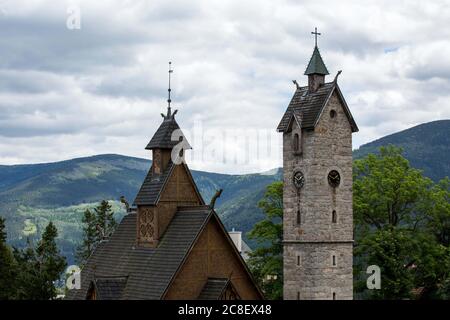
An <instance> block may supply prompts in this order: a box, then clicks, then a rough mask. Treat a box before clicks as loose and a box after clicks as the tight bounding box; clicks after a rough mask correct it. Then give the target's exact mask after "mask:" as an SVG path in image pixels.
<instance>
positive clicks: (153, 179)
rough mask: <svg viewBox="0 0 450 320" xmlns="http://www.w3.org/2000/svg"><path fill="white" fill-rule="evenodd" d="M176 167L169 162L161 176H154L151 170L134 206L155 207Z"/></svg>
mask: <svg viewBox="0 0 450 320" xmlns="http://www.w3.org/2000/svg"><path fill="white" fill-rule="evenodd" d="M174 167H175V165H174V164H173V162H172V161H169V164H168V166H167V168H166V170H164V172H163V173H161V174H153V173H152V170H149V171H148V173H147V176H146V177H145V179H144V182H143V183H142V185H141V188H140V189H139V192H138V193H137V195H136V198H135V199H134V204H135V205H155V204H156V202H157V201H158V199H159V196H160V195H161V192H162V190H163V188H164V185H165V184H166V182H167V180H168V179H169V177H170V175H171V173H172V170H173V169H174Z"/></svg>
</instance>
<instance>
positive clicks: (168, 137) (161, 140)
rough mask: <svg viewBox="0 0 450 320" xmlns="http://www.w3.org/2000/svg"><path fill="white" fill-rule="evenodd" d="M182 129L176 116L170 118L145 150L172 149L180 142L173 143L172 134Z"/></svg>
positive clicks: (163, 123)
mask: <svg viewBox="0 0 450 320" xmlns="http://www.w3.org/2000/svg"><path fill="white" fill-rule="evenodd" d="M177 129H180V126H179V125H178V123H177V121H176V120H175V117H174V116H169V117H167V118H166V119H164V121H163V122H162V123H161V125H160V126H159V128H158V130H156V132H155V134H154V135H153V137H152V139H151V140H150V142H149V143H148V144H147V146H146V147H145V149H147V150H148V149H158V148H159V149H172V148H173V147H174V146H175V145H176V144H177V143H178V142H179V141H177V140H176V141H172V133H173V132H174V131H175V130H177Z"/></svg>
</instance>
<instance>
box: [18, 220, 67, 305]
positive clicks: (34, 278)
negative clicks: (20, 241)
mask: <svg viewBox="0 0 450 320" xmlns="http://www.w3.org/2000/svg"><path fill="white" fill-rule="evenodd" d="M57 236H58V230H57V229H56V227H55V225H54V224H53V223H52V222H50V223H49V224H48V225H47V227H46V228H45V230H44V233H43V234H42V238H41V240H40V241H39V243H38V244H37V247H36V249H34V247H33V246H32V244H31V242H29V241H28V248H26V249H24V250H16V251H15V256H16V259H17V261H18V262H19V266H20V270H21V272H20V274H19V280H18V289H17V298H18V299H26V300H50V299H54V298H55V297H56V287H55V282H56V281H57V280H59V279H60V276H61V273H62V272H63V271H64V269H65V267H66V265H67V264H66V259H65V258H64V257H63V256H61V255H60V253H59V250H58V247H57V245H56V241H55V240H56V238H57Z"/></svg>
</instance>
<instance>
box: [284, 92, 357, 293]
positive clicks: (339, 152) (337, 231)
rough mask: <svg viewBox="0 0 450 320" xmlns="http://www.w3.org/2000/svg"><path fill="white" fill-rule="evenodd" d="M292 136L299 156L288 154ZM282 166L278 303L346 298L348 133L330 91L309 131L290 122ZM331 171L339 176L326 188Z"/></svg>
mask: <svg viewBox="0 0 450 320" xmlns="http://www.w3.org/2000/svg"><path fill="white" fill-rule="evenodd" d="M331 110H334V111H335V112H336V115H335V117H331V115H330V111H331ZM295 133H297V134H299V135H300V136H301V138H300V141H301V150H302V152H301V154H299V153H298V152H297V153H295V152H294V145H293V141H294V139H293V137H294V134H295ZM283 167H284V190H283V206H284V215H283V235H284V239H283V240H284V299H289V300H292V299H298V298H300V299H333V293H334V297H335V299H339V300H341V299H352V298H353V275H352V258H353V209H352V130H351V126H350V123H349V121H348V118H347V116H346V114H345V113H344V109H343V105H342V102H341V101H340V99H339V97H338V95H337V93H336V92H334V93H333V94H332V95H331V97H330V99H329V101H328V103H327V104H326V105H325V107H324V108H323V111H322V113H321V115H320V117H319V120H318V123H317V124H316V126H315V128H314V130H305V129H301V128H299V126H298V124H297V123H296V122H295V121H293V122H292V128H291V130H288V131H287V132H285V133H283ZM298 170H300V171H301V172H302V173H303V175H304V177H305V184H304V186H303V188H301V189H300V190H297V189H296V188H295V186H294V184H293V174H294V173H295V172H296V171H298ZM331 170H337V171H338V172H339V174H340V177H341V181H340V185H339V186H338V187H336V188H333V187H331V186H330V185H329V184H328V179H327V176H328V173H329V172H330V171H331ZM298 210H300V215H301V222H300V224H297V211H298ZM333 210H336V213H337V222H336V223H334V222H332V212H333ZM333 255H334V256H335V262H336V265H333ZM298 256H300V259H299V258H298ZM298 262H300V265H298Z"/></svg>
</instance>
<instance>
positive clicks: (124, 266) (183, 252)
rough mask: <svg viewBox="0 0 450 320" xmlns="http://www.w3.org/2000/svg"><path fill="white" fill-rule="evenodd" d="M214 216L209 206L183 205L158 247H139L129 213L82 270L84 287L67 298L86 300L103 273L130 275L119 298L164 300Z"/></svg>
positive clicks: (133, 221) (113, 275)
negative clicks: (165, 294)
mask: <svg viewBox="0 0 450 320" xmlns="http://www.w3.org/2000/svg"><path fill="white" fill-rule="evenodd" d="M212 215H215V213H214V211H213V210H211V209H210V208H209V207H208V206H196V207H186V208H180V209H179V211H178V212H177V213H176V214H175V216H174V218H173V219H172V221H171V222H170V224H169V226H168V228H167V230H166V232H165V233H164V235H163V237H162V238H161V240H160V243H159V245H158V247H156V248H141V247H137V246H136V214H135V213H131V214H128V215H126V216H125V217H124V218H123V220H122V222H121V223H120V224H119V226H118V228H117V230H116V231H115V232H114V234H113V235H112V236H111V238H110V239H109V240H108V241H105V242H102V243H101V244H100V245H99V247H97V249H96V250H95V252H94V253H93V255H92V256H91V257H90V258H89V260H88V262H87V264H86V266H85V267H84V268H83V270H82V271H81V289H79V290H77V289H74V290H70V291H69V294H68V295H67V299H85V298H86V296H87V293H88V289H89V285H90V283H91V282H92V281H95V279H96V277H97V278H98V277H100V276H101V277H102V278H108V277H122V278H127V281H126V284H125V287H124V288H123V291H122V295H121V296H120V297H117V296H116V297H115V299H131V300H134V299H161V298H162V297H163V294H164V293H165V291H166V289H167V288H168V286H169V284H170V283H171V281H172V278H173V277H174V276H175V274H176V272H177V271H178V269H179V268H180V267H181V265H182V263H183V261H184V259H185V257H186V256H187V253H188V252H189V251H190V248H191V247H192V246H193V244H194V243H195V241H196V239H197V237H198V235H199V234H200V232H201V231H202V230H203V228H204V226H205V225H206V224H207V222H208V221H209V219H210V217H211V216H212ZM114 292H116V293H117V292H118V291H117V290H115V291H114Z"/></svg>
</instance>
